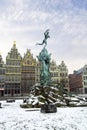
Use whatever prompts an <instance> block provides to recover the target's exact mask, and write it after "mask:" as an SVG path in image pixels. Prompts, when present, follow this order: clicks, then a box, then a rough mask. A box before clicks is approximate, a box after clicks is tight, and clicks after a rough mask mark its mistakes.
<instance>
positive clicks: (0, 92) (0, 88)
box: [0, 54, 6, 96]
mask: <svg viewBox="0 0 87 130" xmlns="http://www.w3.org/2000/svg"><path fill="white" fill-rule="evenodd" d="M5 70H6V68H5V64H4V62H3V59H2V56H1V54H0V96H4V91H5Z"/></svg>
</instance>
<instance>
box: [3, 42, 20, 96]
mask: <svg viewBox="0 0 87 130" xmlns="http://www.w3.org/2000/svg"><path fill="white" fill-rule="evenodd" d="M21 60H22V58H21V55H20V53H19V52H18V49H17V48H16V42H15V41H14V44H13V47H12V48H11V50H10V52H8V54H7V56H6V73H5V96H16V95H20V92H21Z"/></svg>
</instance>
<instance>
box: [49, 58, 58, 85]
mask: <svg viewBox="0 0 87 130" xmlns="http://www.w3.org/2000/svg"><path fill="white" fill-rule="evenodd" d="M50 73H51V81H52V82H53V83H54V84H58V83H59V82H60V81H59V70H58V66H57V64H56V62H55V61H54V60H52V62H51V64H50Z"/></svg>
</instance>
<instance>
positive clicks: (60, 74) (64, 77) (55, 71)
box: [50, 60, 69, 91]
mask: <svg viewBox="0 0 87 130" xmlns="http://www.w3.org/2000/svg"><path fill="white" fill-rule="evenodd" d="M50 72H51V80H52V81H53V82H54V83H55V84H60V83H62V84H63V86H64V89H66V90H68V91H69V79H68V69H67V67H66V65H65V63H64V61H62V62H61V64H60V65H57V64H56V62H55V61H53V60H52V62H51V65H50Z"/></svg>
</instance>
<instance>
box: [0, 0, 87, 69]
mask: <svg viewBox="0 0 87 130" xmlns="http://www.w3.org/2000/svg"><path fill="white" fill-rule="evenodd" d="M3 8H4V5H3ZM0 10H1V9H0ZM0 12H1V11H0ZM47 28H49V29H50V36H51V38H50V39H49V40H48V45H47V48H48V50H49V51H50V52H52V53H53V57H54V58H55V59H56V60H57V61H58V60H65V61H66V65H67V66H68V65H69V71H72V70H71V69H73V70H74V69H75V67H76V66H78V68H79V67H80V65H81V64H80V62H82V65H83V64H84V63H86V60H87V58H86V55H87V52H86V48H87V45H86V44H87V38H86V37H87V10H86V9H84V8H77V6H76V7H75V5H74V6H73V4H72V1H71V0H63V1H60V0H55V1H54V0H47V1H46V2H45V1H44V0H42V1H40V0H37V1H36V0H32V1H31V0H25V1H23V0H15V1H11V3H9V5H7V6H6V8H5V9H4V11H2V14H1V17H0V43H1V44H0V45H1V47H0V48H1V49H0V51H1V52H2V50H3V52H2V55H3V57H5V56H6V55H7V52H8V51H10V48H11V47H12V42H13V41H14V40H16V41H17V47H18V48H19V51H20V52H21V53H24V52H25V51H26V48H30V49H32V52H34V56H35V55H37V52H39V51H40V49H41V48H38V47H36V46H35V43H37V42H40V41H42V40H43V37H44V31H45V30H46V29H47ZM2 43H3V44H2ZM20 46H21V48H20ZM67 59H68V60H67ZM83 59H84V60H83ZM73 63H74V65H73ZM77 64H78V65H77ZM70 65H71V66H72V67H70Z"/></svg>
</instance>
